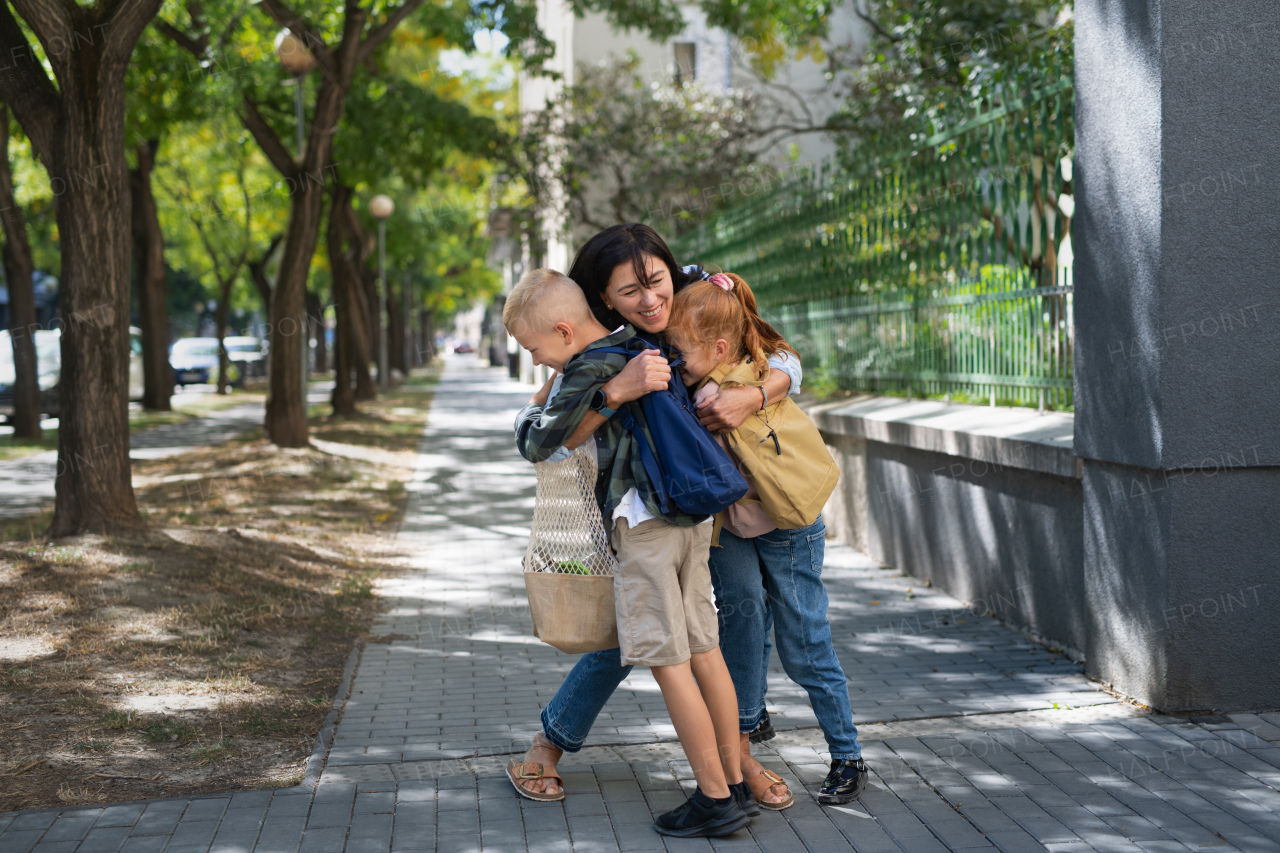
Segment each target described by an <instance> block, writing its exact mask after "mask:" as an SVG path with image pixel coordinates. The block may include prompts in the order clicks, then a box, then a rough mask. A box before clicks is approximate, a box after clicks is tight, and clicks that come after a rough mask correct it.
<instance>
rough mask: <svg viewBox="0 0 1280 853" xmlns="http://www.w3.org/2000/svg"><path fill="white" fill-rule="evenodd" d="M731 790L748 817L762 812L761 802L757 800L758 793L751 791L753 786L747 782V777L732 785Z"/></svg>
mask: <svg viewBox="0 0 1280 853" xmlns="http://www.w3.org/2000/svg"><path fill="white" fill-rule="evenodd" d="M729 790H730V791H732V792H733V798H734V799H735V800H737V801H738V808H740V809H742V811H743V812H744V813H746V815H747V816H748V817H755V816H756V815H758V814H760V804H759V803H757V802H756V795H755V794H753V793H751V786H750V785H748V784H747V780H746V779H743V780H742V781H741V782H739V783H738V784H736V785H730V786H729Z"/></svg>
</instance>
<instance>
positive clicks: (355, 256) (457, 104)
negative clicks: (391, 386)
mask: <svg viewBox="0 0 1280 853" xmlns="http://www.w3.org/2000/svg"><path fill="white" fill-rule="evenodd" d="M423 35H424V34H423V33H422V31H421V30H420V29H418V28H416V27H407V28H406V31H405V38H404V40H403V41H402V42H398V43H397V44H395V45H393V46H392V47H390V48H389V49H388V50H386V51H382V52H379V54H377V56H376V59H377V61H376V63H374V64H372V67H371V68H369V69H368V70H367V71H363V70H362V72H361V73H360V75H358V77H357V79H356V81H355V84H354V85H353V86H352V89H351V95H350V97H349V99H348V103H347V109H346V113H345V116H344V125H345V126H346V127H347V128H348V129H347V130H345V132H340V133H339V134H338V139H337V141H336V142H335V145H334V152H333V153H334V169H333V171H332V174H333V176H334V180H335V183H336V186H335V189H334V192H333V195H332V199H331V206H330V211H329V227H328V231H327V235H326V238H327V243H328V252H329V267H330V269H331V270H332V272H333V279H332V280H333V297H334V305H335V309H336V315H337V326H336V335H335V346H336V350H337V351H336V353H335V367H336V370H335V379H336V381H335V385H334V394H333V406H334V412H335V413H336V414H341V415H349V414H352V413H354V412H355V404H356V402H357V401H358V400H365V399H370V398H371V397H372V396H373V395H374V393H375V392H374V386H373V382H372V380H371V378H370V373H369V364H370V361H371V360H372V356H373V354H374V352H375V351H376V350H377V349H378V347H379V341H380V337H381V335H383V334H386V333H388V332H389V333H390V340H389V341H388V349H389V353H390V355H391V358H390V359H389V364H391V365H392V366H395V367H397V368H398V369H400V370H402V371H407V370H408V369H409V367H410V366H411V365H409V364H407V363H406V360H405V359H404V357H403V354H404V352H405V350H406V341H407V340H408V338H409V335H410V331H409V326H410V323H411V322H412V316H411V315H412V309H411V307H410V309H409V310H406V307H405V303H406V301H407V302H408V303H410V306H412V305H413V304H416V300H414V299H413V298H412V294H409V290H412V289H413V287H412V282H414V281H415V280H416V279H417V277H416V275H415V270H417V269H418V268H419V267H421V266H422V263H423V262H422V258H424V257H425V256H426V255H427V254H429V252H430V245H431V242H432V241H433V240H435V239H437V236H436V234H435V233H434V232H433V231H432V230H431V229H429V228H422V227H413V228H406V227H405V224H406V223H410V222H413V221H414V219H415V216H416V210H417V208H418V206H419V205H420V204H421V203H422V201H421V199H422V198H423V196H424V194H423V193H422V192H421V191H420V190H418V189H417V188H420V187H425V186H428V185H430V184H431V182H432V181H433V179H434V178H435V177H436V176H437V175H438V174H440V173H441V170H443V169H445V168H446V166H449V165H450V164H456V163H458V162H459V160H460V158H461V159H462V160H468V161H475V160H476V159H477V158H481V159H483V158H484V157H486V156H488V155H497V154H500V153H502V152H503V151H504V149H505V147H506V143H507V140H506V138H505V135H504V134H503V133H502V132H501V130H500V128H499V127H498V124H497V122H496V121H495V120H494V118H493V117H491V116H487V115H484V114H482V113H479V112H475V111H473V107H482V106H483V105H482V104H479V103H476V102H475V95H476V91H475V86H474V85H472V84H471V83H472V81H467V80H458V79H456V78H454V77H452V76H449V75H444V74H441V73H440V71H439V68H438V62H437V60H438V52H439V51H438V47H433V46H432V45H431V44H430V43H428V42H427V40H425V39H424V38H423ZM461 171H465V170H461ZM461 171H460V170H457V169H453V170H452V172H453V175H452V177H454V179H455V180H457V179H459V178H461V177H462V176H461ZM478 180H479V179H478V178H476V180H474V181H473V182H472V183H473V185H474V184H477V183H478ZM377 192H386V193H388V194H390V195H392V196H393V197H394V198H395V199H396V201H397V206H398V211H397V213H396V215H394V216H393V217H392V218H391V219H390V220H389V221H388V223H387V232H388V240H387V256H388V261H389V263H390V267H391V268H392V269H395V270H396V271H397V272H399V273H401V276H402V277H401V285H400V286H401V289H402V294H401V298H400V299H393V298H388V301H387V305H388V314H389V329H388V330H384V329H382V327H381V324H380V323H379V322H377V318H378V310H377V307H378V296H377V291H376V268H374V267H373V264H374V263H376V258H375V257H374V256H373V250H374V246H375V243H374V239H375V238H374V229H375V227H376V223H374V222H373V221H372V220H371V218H369V217H367V216H361V215H359V214H358V213H357V211H356V208H355V206H354V205H355V202H356V201H357V199H359V198H360V197H361V196H367V195H373V194H374V193H377ZM428 204H430V202H428ZM473 224H474V218H473ZM482 256H483V253H482ZM405 275H407V276H408V281H409V282H410V283H409V284H406V283H404V278H403V276H405ZM388 286H389V287H390V284H389V285H388ZM405 295H409V297H410V298H409V299H407V300H406V299H405V298H404V296H405ZM353 372H354V374H355V386H354V387H352V385H351V380H350V377H351V375H352V373H353Z"/></svg>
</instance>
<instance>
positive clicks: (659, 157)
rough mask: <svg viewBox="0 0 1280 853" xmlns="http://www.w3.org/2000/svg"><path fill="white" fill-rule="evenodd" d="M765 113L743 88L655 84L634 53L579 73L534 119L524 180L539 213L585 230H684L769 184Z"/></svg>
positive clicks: (525, 149) (526, 138) (527, 134)
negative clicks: (559, 210)
mask: <svg viewBox="0 0 1280 853" xmlns="http://www.w3.org/2000/svg"><path fill="white" fill-rule="evenodd" d="M758 107H759V100H758V97H757V96H756V95H755V94H753V93H751V92H749V91H745V90H732V91H730V92H728V93H718V92H714V91H712V90H711V89H709V88H707V87H706V86H704V85H702V84H701V83H698V82H692V83H686V84H683V85H682V84H680V83H678V82H675V81H666V82H653V83H650V82H647V81H646V80H645V79H644V76H643V75H642V74H641V70H640V60H639V58H638V57H637V56H636V55H635V54H634V53H631V54H629V55H628V56H626V57H624V58H621V59H618V60H614V61H610V62H606V63H603V64H600V65H593V66H589V67H584V68H582V69H580V71H579V74H578V79H577V82H575V83H574V85H572V86H566V87H565V88H564V89H562V90H561V92H560V94H559V95H558V96H557V97H556V98H555V99H554V100H552V101H551V102H550V103H549V104H548V105H547V106H546V108H545V109H543V110H540V111H538V112H536V113H535V114H533V116H532V118H531V120H530V121H528V123H527V124H526V126H525V130H524V133H523V137H522V142H523V144H522V146H521V150H522V153H523V154H524V157H525V158H526V160H525V167H524V173H525V175H526V176H527V178H528V181H529V185H530V187H531V188H532V192H533V195H534V199H535V203H536V205H537V207H538V208H539V209H540V210H543V211H546V210H549V209H552V208H554V207H556V206H560V205H563V206H564V207H566V208H567V211H568V214H569V215H568V217H567V219H568V221H569V222H570V223H571V224H572V227H574V228H575V229H577V230H581V231H583V232H584V233H586V232H590V231H597V230H599V229H601V228H605V227H607V226H609V225H612V224H614V223H616V222H636V221H647V222H653V223H655V224H660V227H664V228H666V229H669V230H672V231H675V232H679V231H680V230H681V229H682V227H685V226H687V225H688V224H690V223H692V222H693V221H695V220H696V219H697V218H700V217H702V216H705V215H706V214H707V213H709V212H711V211H713V210H715V209H717V208H718V207H721V206H723V205H724V204H725V203H730V202H732V201H736V200H737V196H738V195H739V194H740V193H743V192H748V193H749V192H751V191H752V190H753V188H758V185H759V182H760V181H761V180H768V178H769V175H770V171H771V170H770V169H769V167H767V166H765V165H763V164H762V162H761V157H760V153H761V151H762V150H765V149H767V148H768V147H769V146H770V145H772V144H773V141H774V136H773V135H772V134H771V133H770V131H769V129H768V128H767V127H766V126H765V125H764V123H763V121H762V120H761V118H762V117H761V116H760V115H759V114H758ZM713 152H714V153H713ZM579 236H581V235H579Z"/></svg>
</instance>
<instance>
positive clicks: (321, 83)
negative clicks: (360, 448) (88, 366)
mask: <svg viewBox="0 0 1280 853" xmlns="http://www.w3.org/2000/svg"><path fill="white" fill-rule="evenodd" d="M236 10H237V7H236V6H235V5H233V4H227V5H226V6H225V7H222V6H220V7H219V8H218V9H217V10H210V11H209V12H208V14H206V10H205V8H204V7H202V6H200V5H199V4H198V3H197V2H196V0H190V2H188V4H187V7H186V10H185V13H184V15H183V16H180V17H174V18H166V26H167V31H169V32H171V33H172V34H173V36H174V40H175V42H176V43H178V44H180V45H181V46H184V47H185V48H186V49H188V50H189V51H190V52H192V53H193V54H194V55H197V56H199V57H200V58H201V59H202V61H204V62H205V63H206V64H209V65H211V66H214V65H216V63H218V62H219V61H221V60H222V59H223V57H219V56H216V55H212V56H211V55H210V53H209V47H208V41H207V39H204V41H203V43H202V41H201V39H202V38H203V36H204V34H205V33H207V32H208V31H209V30H210V22H211V21H213V20H216V19H218V18H221V23H222V24H223V25H224V26H225V25H226V24H227V23H228V22H231V21H233V20H234V21H235V22H236V36H235V39H234V41H233V42H232V43H231V45H230V51H231V53H230V54H229V55H232V56H235V57H238V58H241V59H243V58H245V57H253V58H254V60H253V61H248V62H244V63H242V64H241V65H240V66H238V67H237V70H236V73H235V74H232V75H229V77H230V80H231V85H232V88H233V89H234V90H235V92H236V97H237V99H238V103H237V105H236V108H237V111H238V113H239V115H240V118H241V121H242V122H243V123H244V126H245V127H246V129H248V130H249V132H250V133H252V134H253V136H254V139H255V140H256V141H257V143H258V145H259V146H260V147H261V148H262V151H263V153H264V155H265V156H266V158H267V160H268V161H269V162H270V163H271V164H272V166H273V167H274V168H275V169H276V170H277V171H278V172H279V173H280V175H281V177H282V178H283V179H284V180H285V181H286V182H287V183H289V185H290V186H291V187H292V188H293V192H292V195H291V197H290V204H291V208H290V216H289V225H288V229H287V231H286V234H285V237H284V243H283V250H282V255H281V258H280V263H279V269H278V271H277V274H276V284H275V288H274V291H273V294H272V297H271V318H272V325H271V342H270V346H271V352H272V358H271V373H270V397H269V399H268V403H267V418H266V427H267V433H268V435H269V436H270V437H271V439H272V441H274V442H275V443H276V444H277V445H279V446H282V447H302V446H305V445H306V444H307V429H306V416H305V411H304V409H303V404H302V394H301V388H302V382H303V376H302V364H301V359H300V358H299V357H298V356H297V355H295V354H294V353H295V352H296V351H297V348H296V347H294V346H291V345H290V344H289V342H288V340H287V337H288V335H287V333H286V331H285V330H286V329H287V328H289V325H288V324H287V323H285V322H282V321H285V320H289V319H294V320H296V319H299V318H301V317H303V315H304V310H305V293H306V283H307V276H308V272H309V270H310V268H311V262H312V256H313V254H314V253H315V250H316V246H317V243H318V238H319V232H320V225H321V222H322V219H323V213H324V206H323V195H322V193H323V186H324V180H325V178H324V176H325V170H326V169H327V168H328V167H329V166H331V165H333V163H334V158H333V145H334V142H335V134H334V132H333V129H334V128H337V127H339V126H340V124H341V121H342V117H343V114H344V112H345V110H346V107H347V100H348V98H349V97H350V94H351V90H352V85H353V83H354V81H355V79H356V75H357V72H358V71H359V69H360V68H361V67H362V66H365V65H367V64H368V63H370V62H371V61H374V59H375V53H376V52H377V51H378V50H379V48H380V47H381V46H382V45H383V44H384V43H385V42H386V41H387V39H388V38H389V37H390V36H391V35H392V33H394V32H395V31H396V29H397V28H398V27H399V26H400V25H401V24H403V23H404V22H405V21H407V20H408V19H409V18H410V17H411V16H412V17H413V20H414V22H415V24H416V25H417V26H419V27H421V28H422V29H423V30H424V31H428V32H431V33H432V34H433V35H435V36H438V37H440V38H442V39H443V40H444V41H445V42H447V43H450V44H458V45H466V44H469V43H470V40H471V36H472V35H473V34H474V32H475V31H476V30H478V29H480V28H493V27H499V28H501V29H502V30H503V31H504V32H505V33H506V34H507V35H508V37H509V38H510V43H509V46H508V47H509V49H510V50H512V51H513V52H518V51H524V53H525V55H526V56H527V57H528V58H529V59H530V60H531V61H535V62H536V61H537V60H538V59H539V58H541V57H545V55H546V50H547V42H546V40H545V39H543V38H542V36H541V34H540V33H539V32H538V30H537V26H536V21H535V17H536V15H535V10H534V8H533V5H532V4H531V3H520V2H499V0H481V2H478V3H470V4H440V5H438V4H431V3H426V2H425V0H402V2H400V3H398V4H394V5H393V4H387V3H381V2H379V3H374V4H372V5H371V6H368V7H365V6H362V5H361V4H360V3H359V0H344V3H343V4H342V6H341V7H339V6H337V5H334V4H332V3H322V2H319V0H310V2H304V3H298V4H295V5H289V4H287V3H285V2H284V0H263V2H262V3H261V4H260V5H258V6H256V7H255V12H253V13H251V14H248V15H245V16H244V17H243V18H239V17H237V15H236V14H235V11H236ZM215 11H216V13H217V14H216V15H215ZM279 28H287V29H288V30H289V31H290V32H291V34H292V35H293V36H294V37H295V38H296V39H298V40H299V41H300V42H301V45H302V48H301V49H302V50H305V51H306V52H307V54H309V56H310V57H311V58H312V59H313V60H314V63H315V72H314V74H313V75H312V76H314V77H315V78H316V79H315V82H314V84H311V83H305V82H304V81H305V78H301V79H299V80H297V81H295V83H294V85H299V86H302V85H306V86H307V87H308V89H309V94H310V97H309V101H310V104H309V108H308V109H307V111H306V113H307V115H306V121H307V128H308V130H307V135H306V139H305V144H304V146H303V150H302V152H301V153H300V156H295V154H294V152H292V151H291V150H290V147H289V146H288V145H286V144H285V142H284V140H285V139H287V138H289V136H290V135H291V134H290V133H289V131H291V130H293V125H294V121H293V111H292V110H290V109H288V108H287V106H285V104H284V103H283V102H284V101H285V100H286V99H285V98H283V97H281V95H282V93H283V91H284V89H285V86H284V85H283V84H284V82H285V79H286V76H287V75H286V72H285V71H284V70H283V68H281V67H280V66H279V65H278V64H277V63H275V62H273V61H257V59H258V58H263V57H269V56H270V55H271V51H272V43H273V40H274V38H275V36H276V30H278V29H279Z"/></svg>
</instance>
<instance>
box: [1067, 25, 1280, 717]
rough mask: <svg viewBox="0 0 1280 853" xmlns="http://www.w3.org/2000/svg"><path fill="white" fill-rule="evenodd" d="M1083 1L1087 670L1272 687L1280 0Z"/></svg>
mask: <svg viewBox="0 0 1280 853" xmlns="http://www.w3.org/2000/svg"><path fill="white" fill-rule="evenodd" d="M1075 9H1076V51H1075V54H1076V77H1075V79H1076V152H1075V169H1074V172H1075V179H1076V183H1075V190H1076V216H1075V221H1074V223H1073V225H1072V229H1073V232H1074V234H1075V243H1076V257H1075V287H1076V293H1075V312H1076V316H1075V320H1076V322H1075V328H1076V350H1075V352H1076V364H1075V382H1076V394H1075V397H1076V424H1075V451H1076V453H1077V454H1079V456H1080V457H1081V458H1082V460H1083V469H1084V504H1085V510H1084V512H1085V515H1084V518H1085V522H1084V529H1085V548H1084V551H1085V587H1086V595H1087V597H1088V611H1089V614H1090V625H1089V631H1088V634H1089V645H1088V647H1087V648H1086V649H1085V653H1086V656H1087V658H1088V667H1089V672H1090V673H1091V674H1092V675H1094V676H1095V677H1097V678H1099V679H1101V680H1103V681H1105V682H1109V683H1111V684H1113V685H1114V686H1115V687H1116V688H1117V689H1118V690H1120V691H1121V692H1123V693H1125V694H1127V695H1130V696H1133V697H1135V698H1137V699H1138V700H1140V701H1142V702H1144V703H1147V704H1149V705H1152V706H1155V707H1158V708H1162V709H1165V710H1201V709H1219V710H1233V709H1240V708H1258V707H1276V706H1277V705H1280V653H1277V652H1276V651H1275V649H1274V645H1275V641H1276V638H1277V637H1280V607H1278V606H1277V603H1280V556H1277V555H1278V554H1280V382H1277V381H1276V377H1277V376H1280V345H1278V344H1277V337H1278V335H1280V292H1278V291H1277V289H1276V286H1275V277H1276V273H1275V270H1276V268H1277V264H1278V262H1280V257H1278V256H1280V214H1278V213H1277V210H1276V205H1275V195H1276V192H1275V177H1274V176H1275V175H1276V174H1277V169H1278V168H1280V135H1277V134H1276V133H1275V128H1276V125H1277V119H1278V118H1280V111H1278V109H1277V104H1280V77H1277V75H1276V74H1275V69H1276V68H1277V67H1280V38H1278V36H1280V5H1277V4H1276V3H1275V2H1274V0H1232V2H1227V0H1200V2H1196V3H1174V2H1168V0H1081V2H1078V3H1077V4H1076V6H1075ZM1244 601H1247V602H1248V603H1247V605H1246V604H1243V603H1242V602H1244Z"/></svg>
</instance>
